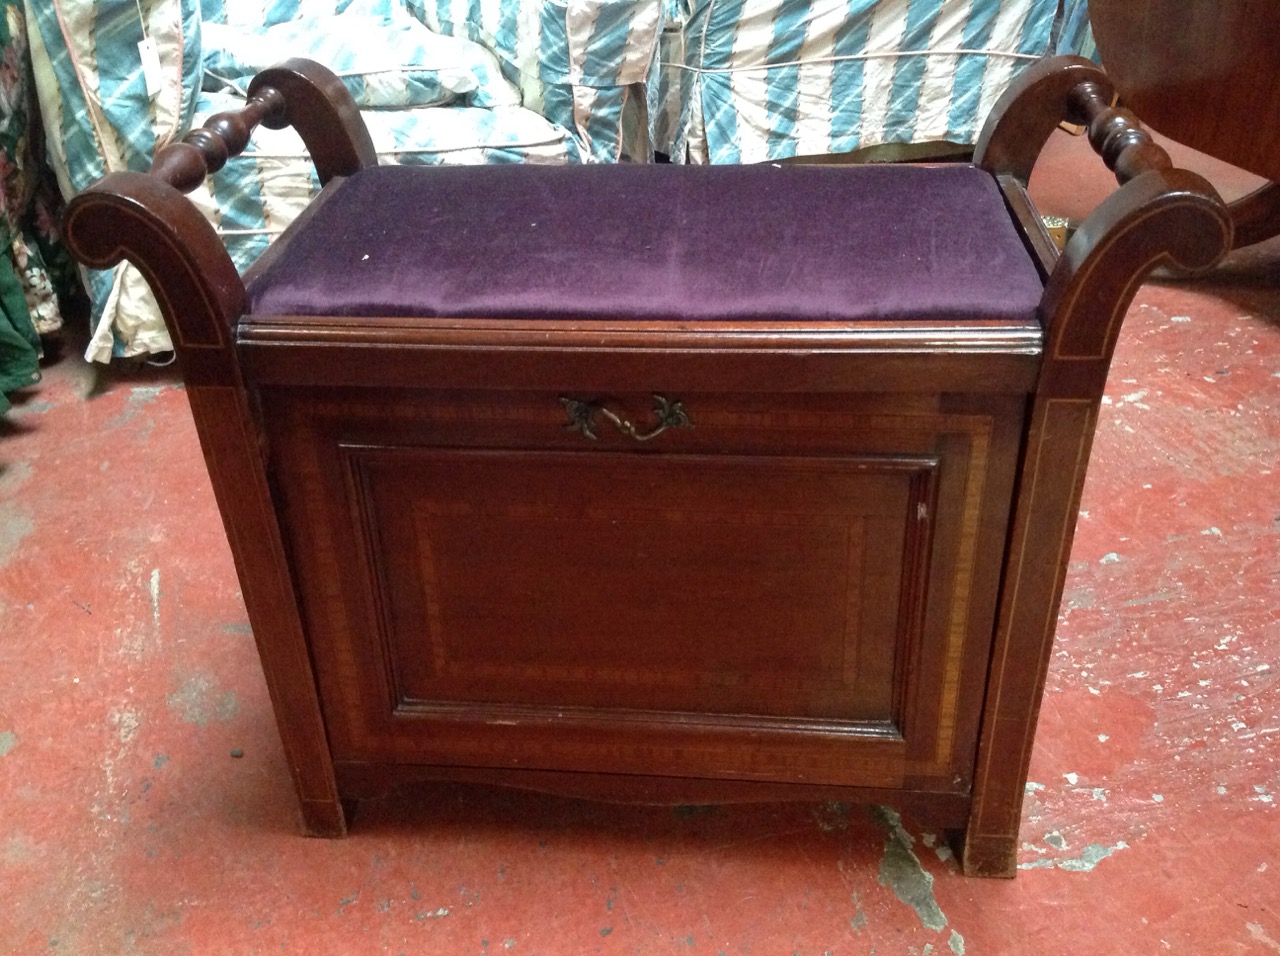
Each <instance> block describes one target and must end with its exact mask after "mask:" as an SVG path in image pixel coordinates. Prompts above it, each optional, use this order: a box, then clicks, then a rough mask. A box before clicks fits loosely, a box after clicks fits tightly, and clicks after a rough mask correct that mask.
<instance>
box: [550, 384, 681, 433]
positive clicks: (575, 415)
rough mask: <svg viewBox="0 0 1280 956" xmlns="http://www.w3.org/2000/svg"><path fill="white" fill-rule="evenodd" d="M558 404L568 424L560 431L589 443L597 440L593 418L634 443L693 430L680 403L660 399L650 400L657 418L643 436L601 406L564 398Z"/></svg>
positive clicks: (662, 397) (577, 399) (627, 422)
mask: <svg viewBox="0 0 1280 956" xmlns="http://www.w3.org/2000/svg"><path fill="white" fill-rule="evenodd" d="M560 402H561V404H563V405H564V410H565V412H566V413H567V414H568V416H569V421H568V422H567V423H566V424H565V426H564V427H565V428H567V429H568V430H569V431H572V432H582V434H583V435H585V436H586V437H587V438H590V439H591V440H592V441H596V440H597V439H598V438H599V437H600V436H599V435H597V434H596V415H603V416H604V417H605V418H606V419H608V420H609V421H611V422H613V426H614V427H615V428H616V429H618V431H620V432H622V434H624V435H626V436H628V437H629V438H634V439H635V440H636V441H648V440H649V439H651V438H657V437H658V436H659V435H661V434H662V433H663V432H665V431H666V430H667V429H668V428H692V427H693V422H691V421H690V420H689V413H688V412H686V411H685V410H684V403H683V402H673V401H671V400H670V399H669V398H666V397H664V396H662V395H654V396H653V413H654V415H655V416H657V419H658V423H657V424H656V425H655V426H654V427H653V428H651V429H650V430H649V431H647V432H642V431H639V430H638V429H637V428H636V426H635V425H633V424H631V422H629V421H627V420H626V419H625V418H623V417H622V416H621V415H619V414H617V413H616V412H613V411H610V410H609V409H608V408H606V407H605V406H604V405H603V404H602V403H601V402H584V401H583V400H582V399H580V398H564V397H562V398H561V399H560Z"/></svg>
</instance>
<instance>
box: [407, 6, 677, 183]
mask: <svg viewBox="0 0 1280 956" xmlns="http://www.w3.org/2000/svg"><path fill="white" fill-rule="evenodd" d="M405 2H406V3H407V5H408V6H409V7H410V9H411V10H413V11H414V12H415V13H416V14H417V15H418V16H419V17H421V19H422V21H423V22H424V23H426V24H427V25H428V26H429V27H431V29H433V30H436V31H438V32H440V33H444V34H447V35H449V36H462V37H466V38H468V39H470V40H474V41H476V42H477V43H481V44H483V45H484V46H486V47H488V48H489V49H491V50H493V51H494V52H495V53H496V54H497V55H498V57H499V59H500V60H501V61H502V63H503V66H504V72H505V73H506V75H507V77H508V78H509V79H510V80H511V81H512V82H513V83H515V84H516V85H517V86H518V87H519V88H520V91H521V93H522V94H523V96H524V105H525V106H526V107H528V108H530V109H534V110H537V111H538V112H540V113H542V114H543V115H544V116H546V117H547V119H549V120H551V122H553V123H555V124H557V125H559V126H563V127H565V128H566V129H569V130H572V131H573V132H574V134H575V135H576V136H577V138H578V142H579V145H580V147H581V149H582V152H583V154H584V155H585V156H587V157H589V158H590V159H591V160H594V161H598V162H619V161H628V160H630V161H639V162H644V161H647V160H648V159H649V157H650V146H649V122H648V116H647V112H648V111H647V97H646V84H648V83H649V81H650V78H651V76H652V74H653V71H654V68H655V64H656V61H657V49H658V34H659V30H660V28H661V26H662V12H663V11H662V7H661V5H660V0H541V2H536V3H531V2H527V0H526V2H523V3H521V2H519V0H405Z"/></svg>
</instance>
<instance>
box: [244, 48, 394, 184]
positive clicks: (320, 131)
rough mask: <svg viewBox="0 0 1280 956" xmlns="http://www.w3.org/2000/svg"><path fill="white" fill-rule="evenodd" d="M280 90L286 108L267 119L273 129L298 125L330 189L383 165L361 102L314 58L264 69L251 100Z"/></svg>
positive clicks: (255, 81) (252, 89) (252, 85)
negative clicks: (334, 180)
mask: <svg viewBox="0 0 1280 956" xmlns="http://www.w3.org/2000/svg"><path fill="white" fill-rule="evenodd" d="M267 90H276V91H279V93H280V95H281V96H282V97H283V98H284V109H283V111H281V112H279V113H272V114H271V115H269V116H266V117H265V118H264V120H263V125H264V126H266V127H267V128H269V129H281V128H283V127H285V126H292V127H293V128H294V129H296V130H297V131H298V135H299V136H301V137H302V141H303V142H304V143H305V144H306V146H307V151H308V152H309V153H311V161H312V162H313V163H315V167H316V176H317V177H318V178H319V179H320V184H321V185H324V184H325V183H327V182H328V181H329V180H330V179H332V178H333V177H334V176H350V175H351V174H353V173H355V172H358V171H359V170H361V169H365V168H367V167H369V166H377V165H378V154H377V152H376V151H375V150H374V148H373V140H372V139H371V138H370V137H369V129H368V127H366V126H365V124H364V120H363V119H362V118H361V116H360V109H359V107H357V106H356V101H355V100H354V99H352V98H351V94H350V93H349V92H348V91H347V88H346V87H345V86H343V85H342V81H341V80H340V79H338V77H337V76H335V75H334V74H333V73H332V72H330V71H329V70H327V69H325V68H324V67H323V66H321V65H320V64H319V63H316V62H315V61H313V60H307V59H303V58H302V57H295V58H293V59H291V60H286V61H285V62H283V63H281V64H280V65H278V66H274V67H272V68H271V69H268V70H263V71H262V72H261V73H259V74H258V75H257V76H255V77H254V78H253V81H252V82H251V83H250V84H249V97H250V99H252V98H253V97H255V96H258V95H261V94H263V93H265V92H266V91H267Z"/></svg>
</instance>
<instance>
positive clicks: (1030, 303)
mask: <svg viewBox="0 0 1280 956" xmlns="http://www.w3.org/2000/svg"><path fill="white" fill-rule="evenodd" d="M291 232H292V235H291V236H290V238H289V240H288V241H287V242H283V243H281V244H279V246H278V247H277V248H276V249H275V250H273V252H272V253H271V254H270V256H269V258H268V259H267V260H266V261H265V262H264V263H263V264H262V268H261V269H259V270H258V271H257V274H256V275H255V276H254V277H253V279H252V281H251V282H250V283H249V287H248V291H249V295H250V302H251V311H252V312H254V313H256V314H261V315H347V316H401V317H403V316H424V317H425V316H435V317H493V318H543V317H551V316H558V317H568V318H605V319H642V320H643V319H676V320H744V319H745V320H754V319H761V320H768V319H787V320H811V321H859V320H876V319H886V320H902V319H921V320H930V321H939V320H944V321H966V320H981V319H1003V320H1013V321H1026V322H1031V321H1034V320H1035V312H1036V308H1037V306H1038V304H1039V302H1040V297H1041V293H1042V289H1043V283H1042V280H1041V278H1040V276H1039V273H1038V272H1037V270H1036V267H1035V266H1034V265H1033V263H1032V260H1031V258H1030V256H1029V254H1028V253H1027V251H1026V249H1025V248H1024V246H1023V243H1022V241H1021V239H1020V238H1019V237H1018V234H1017V232H1016V231H1015V229H1014V226H1013V224H1012V222H1011V220H1010V216H1009V213H1008V212H1007V210H1006V208H1005V204H1004V201H1003V199H1002V198H1001V195H1000V192H999V190H998V189H997V187H996V183H995V182H994V180H993V179H992V178H991V176H990V175H989V174H988V173H986V172H983V171H982V170H979V169H976V168H973V167H969V166H962V165H949V166H937V167H926V166H872V167H852V166H843V167H841V166H773V165H761V166H733V167H730V166H712V167H693V166H689V167H678V166H585V167H584V166H579V167H538V166H496V167H495V166H481V167H446V168H430V169H426V168H408V167H397V166H383V167H375V168H371V169H367V170H364V171H362V172H360V173H357V174H356V175H354V176H352V177H351V178H350V179H348V180H347V181H346V182H345V183H343V184H342V186H341V187H340V188H339V189H337V190H336V191H334V192H333V194H332V195H330V196H329V197H328V198H327V199H326V201H324V202H323V203H319V204H317V205H316V207H315V208H314V210H313V212H312V213H311V215H310V216H309V217H308V221H307V224H306V228H305V229H294V230H292V231H291Z"/></svg>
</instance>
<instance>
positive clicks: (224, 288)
mask: <svg viewBox="0 0 1280 956" xmlns="http://www.w3.org/2000/svg"><path fill="white" fill-rule="evenodd" d="M1110 95H1111V86H1110V81H1109V80H1108V79H1107V78H1106V76H1104V75H1103V74H1102V73H1101V72H1100V71H1099V70H1098V69H1097V68H1096V67H1095V66H1093V65H1092V64H1089V63H1087V62H1086V61H1083V60H1080V59H1078V58H1059V59H1054V60H1047V61H1045V62H1042V63H1040V64H1037V65H1036V66H1034V67H1032V68H1031V69H1030V70H1028V71H1026V73H1024V74H1023V75H1022V76H1021V77H1020V78H1019V80H1018V81H1017V82H1016V83H1015V84H1014V87H1013V88H1012V90H1011V92H1010V93H1009V94H1008V95H1006V96H1005V97H1004V98H1003V99H1002V100H1001V102H1000V103H999V105H998V106H997V109H996V111H995V113H994V114H993V116H992V118H991V120H990V121H989V123H988V125H987V127H986V128H985V129H984V131H983V134H982V137H981V139H980V141H979V147H978V161H979V162H980V164H981V165H982V166H983V167H984V168H986V169H987V170H989V171H990V172H992V173H993V174H995V175H996V176H997V178H998V180H999V182H1000V186H1001V190H1002V193H1003V195H1004V197H1005V202H1006V204H1007V206H1008V209H1009V212H1010V216H1011V218H1012V221H1013V222H1014V223H1015V224H1016V225H1017V227H1018V228H1019V229H1020V231H1021V232H1022V234H1023V238H1024V242H1025V244H1026V247H1027V249H1028V252H1029V254H1030V255H1031V256H1032V257H1033V260H1034V261H1035V262H1036V263H1037V265H1038V267H1039V269H1040V271H1041V274H1042V276H1043V277H1044V279H1045V291H1044V297H1043V299H1042V301H1041V304H1040V307H1039V310H1038V315H1037V318H1036V320H1035V321H1028V322H993V321H988V320H982V319H975V320H973V321H969V322H934V321H930V320H929V319H928V318H927V317H922V318H921V319H920V320H919V321H914V322H897V323H887V322H886V323H874V322H869V323H862V324H858V325H854V326H847V325H846V326H839V325H834V324H830V323H797V322H787V321H785V320H779V321H777V322H773V323H733V322H721V323H704V324H697V325H691V324H687V323H681V322H619V321H604V320H601V321H572V322H571V321H557V320H554V319H550V320H545V321H539V322H536V323H535V322H520V321H513V320H503V321H499V320H493V319H489V318H486V317H484V316H477V317H475V318H472V319H449V320H440V319H426V318H423V319H415V318H409V319H387V318H380V317H376V316H372V317H362V318H334V317H323V316H275V317H266V316H252V315H242V313H243V311H244V309H245V289H244V285H243V282H242V280H241V278H240V277H239V276H238V275H236V273H235V270H234V269H233V268H232V267H231V264H230V260H229V259H228V258H227V256H226V253H225V252H224V251H223V250H222V249H221V247H220V246H219V244H218V242H217V238H216V235H215V234H214V232H213V230H212V228H211V227H210V226H209V225H208V223H207V222H205V221H204V220H203V218H202V217H200V215H199V214H198V213H197V212H196V211H195V209H194V207H193V206H191V204H190V203H188V202H187V200H185V199H184V198H183V197H182V195H181V193H180V191H179V189H178V188H175V186H179V187H182V188H191V187H192V186H193V185H194V184H196V183H198V182H199V181H200V179H201V178H202V177H203V176H204V175H205V173H206V171H212V170H215V169H216V168H217V167H218V166H220V165H221V164H222V163H224V162H225V161H226V158H227V157H229V156H230V155H234V154H235V152H237V151H238V150H240V149H243V147H244V142H245V141H246V140H247V138H248V135H249V131H251V129H252V128H253V126H254V125H256V124H265V125H268V126H271V125H278V124H281V123H286V122H287V123H292V124H293V125H295V126H296V127H297V128H298V129H299V130H300V132H301V133H302V135H303V138H304V140H305V141H306V142H307V144H308V146H309V148H310V149H311V150H312V153H313V156H314V158H315V159H316V163H317V169H318V172H319V174H320V178H321V180H322V181H324V182H326V183H328V184H329V185H328V186H327V187H326V190H325V191H323V192H322V193H321V195H320V198H319V199H318V200H317V202H319V203H323V202H325V201H326V197H327V196H329V195H331V193H332V190H333V189H335V188H341V186H340V183H339V180H340V177H343V176H346V175H349V174H351V173H353V172H355V171H357V170H359V169H360V168H363V167H364V166H367V165H370V164H372V163H374V162H376V157H375V156H374V154H373V149H372V146H371V144H370V141H369V139H368V134H367V131H365V129H364V126H363V123H362V122H361V120H360V117H359V113H358V111H356V109H355V107H354V104H353V103H352V102H351V99H350V96H349V95H347V93H346V91H345V89H344V88H343V87H342V84H341V83H340V81H338V80H337V78H336V77H334V76H333V75H332V74H331V73H329V72H328V71H326V70H324V69H323V68H322V67H319V66H317V65H315V64H311V63H308V62H306V61H299V60H292V61H289V62H288V63H286V64H285V65H284V66H282V67H280V68H277V69H275V70H271V71H267V72H266V73H264V74H262V75H260V76H259V77H258V78H257V79H256V80H255V81H254V83H253V84H252V85H251V87H250V97H251V99H250V103H249V105H248V106H247V107H246V110H245V111H244V112H243V114H242V115H239V116H234V115H233V116H221V117H215V118H214V119H212V120H210V123H209V124H207V126H206V128H205V130H203V131H197V132H196V133H194V134H192V135H191V136H190V137H188V138H187V141H186V142H185V144H184V145H182V146H180V147H175V148H172V149H171V150H170V151H168V152H166V153H165V154H164V155H163V156H162V157H161V158H158V159H157V163H156V167H155V170H154V172H153V174H152V175H142V174H117V175H115V176H112V177H108V178H107V179H106V180H104V181H103V182H102V183H100V184H98V185H97V186H95V187H93V188H91V189H90V190H87V191H86V192H85V193H83V194H82V195H81V196H78V197H76V199H75V200H73V201H72V203H71V205H70V207H69V211H68V217H67V223H66V234H67V239H68V243H69V245H70V247H71V249H72V251H73V252H74V253H75V254H76V255H77V256H78V257H80V259H81V261H84V262H87V263H90V264H93V265H95V266H99V267H108V266H111V265H113V264H114V263H116V262H118V261H120V259H122V258H126V259H129V260H130V261H133V262H135V263H137V264H138V265H139V267H140V268H141V269H142V271H143V273H144V275H146V276H147V278H148V281H150V282H151V284H152V286H153V288H154V289H155V291H156V293H157V298H158V300H159V301H160V304H161V308H162V310H163V312H164V315H165V318H166V321H167V322H169V324H170V328H171V329H172V330H173V332H174V341H175V345H176V348H177V351H178V355H179V360H180V362H181V365H182V369H183V372H184V375H185V376H186V378H187V382H188V386H189V391H190V394H191V400H192V409H193V414H194V415H195V418H196V424H197V427H198V429H199V433H200V438H201V443H202V448H203V450H204V453H205V457H206V461H207V463H208V466H209V470H210V475H211V477H212V479H213V485H214V490H215V494H216V497H217V500H218V505H219V508H220V509H221V511H222V514H223V519H224V522H225V523H226V527H227V533H228V537H229V539H230V541H231V545H232V551H233V554H234V556H235V559H236V566H237V571H238V573H239V575H240V580H241V585H242V588H243V591H244V596H245V601H246V605H247V607H248V610H249V615H250V620H251V622H252V624H253V628H254V634H255V638H256V640H257V642H258V647H259V652H260V654H261V657H262V660H263V666H264V670H265V672H266V675H267V682H268V686H269V688H270V690H271V695H272V701H273V705H274V707H275V711H276V717H277V722H278V724H279V727H280V732H281V735H282V737H283V738H284V741H285V747H286V752H287V754H288V756H289V761H290V767H291V770H292V772H293V774H294V781H295V784H296V787H297V791H298V794H299V797H300V800H301V805H302V808H303V815H304V827H305V828H306V829H307V830H308V831H309V832H313V833H324V834H330V835H336V834H339V833H341V832H343V831H344V829H345V826H346V817H345V813H346V812H348V811H349V804H350V801H351V800H353V799H355V798H358V797H362V796H367V795H369V794H371V793H376V792H381V791H382V790H384V789H386V788H387V787H390V786H394V785H397V784H400V783H404V782H408V781H414V780H422V779H444V780H459V781H475V782H491V783H503V784H507V785H511V786H524V787H531V788H533V789H541V790H550V791H556V792H564V793H570V794H580V795H592V796H597V797H603V798H609V799H613V798H618V797H625V796H630V797H632V798H636V799H642V800H652V799H658V800H683V799H690V798H692V799H708V800H752V799H778V798H783V797H786V798H792V797H794V798H796V799H811V798H819V799H833V798H839V799H851V800H878V801H879V800H884V801H890V802H895V803H898V804H900V805H902V806H908V807H912V808H915V809H916V810H917V811H918V812H919V813H920V814H921V815H922V820H923V822H925V823H926V824H931V825H934V826H944V827H954V828H955V829H956V830H957V832H958V834H959V839H960V841H961V842H962V843H963V861H964V866H965V871H966V872H968V873H973V874H978V875H999V876H1012V875H1013V873H1014V866H1015V860H1016V850H1017V847H1018V827H1019V822H1020V810H1021V803H1022V795H1023V789H1024V785H1025V780H1026V772H1027V764H1028V760H1029V755H1030V748H1031V743H1032V740H1033V737H1034V727H1035V721H1036V717H1037V713H1038V708H1039V701H1040V696H1041V693H1042V690H1043V685H1044V681H1045V676H1046V669H1047V666H1048V660H1049V656H1050V652H1051V649H1052V640H1053V629H1054V623H1055V620H1056V616H1057V610H1058V603H1059V601H1060V598H1061V592H1062V585H1063V581H1064V577H1065V573H1066V556H1067V554H1068V549H1069V546H1070V543H1071V538H1072V534H1073V531H1074V525H1075V518H1076V513H1077V508H1078V502H1079V495H1080V491H1081V488H1082V484H1083V480H1084V472H1085V467H1086V465H1087V461H1088V454H1089V447H1090V443H1091V440H1092V435H1093V425H1094V422H1095V420H1096V415H1097V409H1098V405H1099V402H1100V400H1101V396H1102V389H1103V387H1104V384H1105V380H1106V373H1107V369H1108V366H1109V363H1110V360H1111V354H1112V350H1113V348H1114V345H1115V341H1116V336H1117V335H1118V332H1119V328H1120V322H1121V320H1122V318H1123V315H1124V312H1125V309H1126V308H1127V307H1128V305H1129V303H1130V302H1131V300H1132V298H1133V294H1134V292H1135V290H1136V288H1137V286H1138V283H1139V282H1140V281H1141V280H1142V278H1143V276H1144V275H1146V273H1147V272H1149V271H1150V270H1151V269H1152V268H1153V267H1155V266H1157V265H1160V264H1163V263H1174V264H1177V265H1179V266H1182V267H1185V268H1188V269H1201V268H1206V267H1208V266H1210V265H1212V264H1213V263H1214V262H1216V261H1217V259H1218V258H1219V257H1220V256H1221V255H1222V254H1223V252H1224V251H1225V250H1226V249H1227V248H1229V246H1230V245H1231V242H1232V224H1231V219H1230V216H1229V214H1228V211H1227V210H1226V208H1225V207H1224V206H1223V205H1222V203H1221V201H1220V200H1219V199H1218V197H1217V196H1216V194H1214V193H1213V190H1212V189H1211V188H1210V187H1209V186H1208V184H1207V183H1205V182H1204V181H1203V180H1202V179H1200V178H1199V177H1197V176H1193V175H1192V174H1190V173H1186V172H1183V171H1180V170H1177V169H1172V168H1169V164H1168V162H1167V157H1165V156H1164V155H1163V151H1161V150H1159V149H1158V148H1157V147H1154V145H1153V144H1152V143H1151V142H1150V141H1149V139H1148V138H1147V137H1146V134H1145V133H1142V132H1141V131H1140V129H1139V127H1138V126H1137V123H1136V120H1135V119H1134V118H1133V117H1132V116H1131V115H1129V114H1127V113H1125V112H1123V111H1117V110H1114V109H1112V107H1111V106H1110ZM1064 118H1070V119H1072V120H1073V121H1075V122H1082V123H1086V124H1089V125H1090V126H1091V133H1092V139H1093V140H1094V142H1095V146H1096V148H1097V149H1098V150H1099V152H1100V154H1101V155H1102V156H1103V159H1104V161H1105V162H1107V163H1108V164H1109V165H1110V166H1111V167H1112V168H1113V169H1114V170H1115V171H1116V173H1117V177H1118V179H1119V180H1120V181H1121V182H1122V183H1124V185H1122V186H1121V188H1120V189H1119V190H1118V191H1117V192H1116V193H1115V194H1114V195H1113V196H1112V197H1111V198H1109V199H1108V200H1107V201H1106V202H1104V203H1103V204H1102V205H1101V206H1100V207H1099V208H1098V210H1097V211H1095V213H1094V214H1093V215H1092V216H1091V217H1090V218H1089V219H1088V220H1087V221H1086V222H1085V223H1084V225H1083V226H1082V227H1081V228H1080V229H1079V231H1078V232H1077V233H1076V235H1075V236H1074V237H1073V238H1072V240H1071V242H1070V243H1069V244H1068V245H1067V247H1066V249H1065V250H1064V251H1063V253H1062V254H1061V255H1059V254H1058V253H1057V252H1056V250H1054V249H1053V248H1052V247H1051V245H1050V244H1048V243H1047V241H1046V239H1045V236H1044V232H1043V228H1042V227H1041V226H1040V224H1039V222H1038V217H1037V216H1036V213H1035V209H1034V207H1033V206H1032V205H1031V203H1030V200H1029V199H1028V198H1027V196H1026V191H1025V184H1026V180H1027V178H1028V176H1029V174H1030V171H1031V167H1032V165H1033V164H1034V162H1035V158H1036V155H1037V154H1038V152H1039V149H1040V147H1041V146H1042V145H1043V143H1044V141H1045V139H1047V137H1048V135H1049V133H1050V132H1051V131H1052V129H1053V128H1054V127H1055V126H1056V124H1057V123H1058V122H1059V121H1060V120H1062V119H1064ZM1274 202H1275V199H1274V194H1273V193H1271V192H1263V193H1261V194H1259V195H1258V196H1257V197H1255V198H1254V199H1252V200H1250V201H1249V203H1247V204H1246V206H1242V207H1241V208H1242V209H1244V208H1246V207H1247V208H1248V209H1249V210H1252V211H1251V212H1250V213H1249V215H1250V216H1255V217H1256V218H1261V217H1262V216H1263V214H1264V213H1265V212H1266V211H1267V210H1268V209H1270V208H1272V204H1273V203H1274ZM307 221H308V216H307V215H306V214H305V213H304V215H303V216H302V217H300V219H299V220H298V221H297V222H296V223H295V224H294V226H293V227H292V229H293V231H295V232H296V231H297V230H302V229H306V228H307ZM1247 221H1250V222H1252V221H1254V220H1252V219H1249V220H1247ZM1250 228H1252V227H1250ZM289 241H290V239H289V234H288V233H287V234H286V235H285V237H283V239H282V240H281V243H280V244H278V245H277V246H276V247H275V249H274V251H269V252H268V253H267V255H268V256H273V255H279V254H280V250H282V249H286V248H287V247H288V243H289ZM495 267H500V264H495ZM850 267H851V268H856V263H851V265H850ZM654 393H657V394H658V395H659V396H661V398H660V399H655V397H654ZM655 403H656V405H655ZM676 407H678V408H679V410H680V414H679V415H678V416H675V417H674V418H672V417H667V418H664V417H662V416H663V414H665V413H664V411H663V410H664V409H666V410H667V412H670V410H671V409H672V408H676ZM655 409H656V410H655ZM584 415H585V416H586V418H584V417H583V416H584ZM624 421H625V422H627V423H630V424H629V425H627V426H626V427H623V426H622V423H623V422H624ZM655 422H657V423H661V424H663V425H664V427H663V428H662V429H661V430H660V433H655V434H653V435H650V434H649V432H650V430H651V429H654V430H655V431H656V425H655ZM611 423H612V424H611ZM614 425H618V427H614ZM666 426H670V427H666ZM593 428H594V429H597V430H598V431H592V429H593ZM637 438H644V439H646V440H644V441H638V440H637ZM650 438H651V439H652V440H648V439H650Z"/></svg>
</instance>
